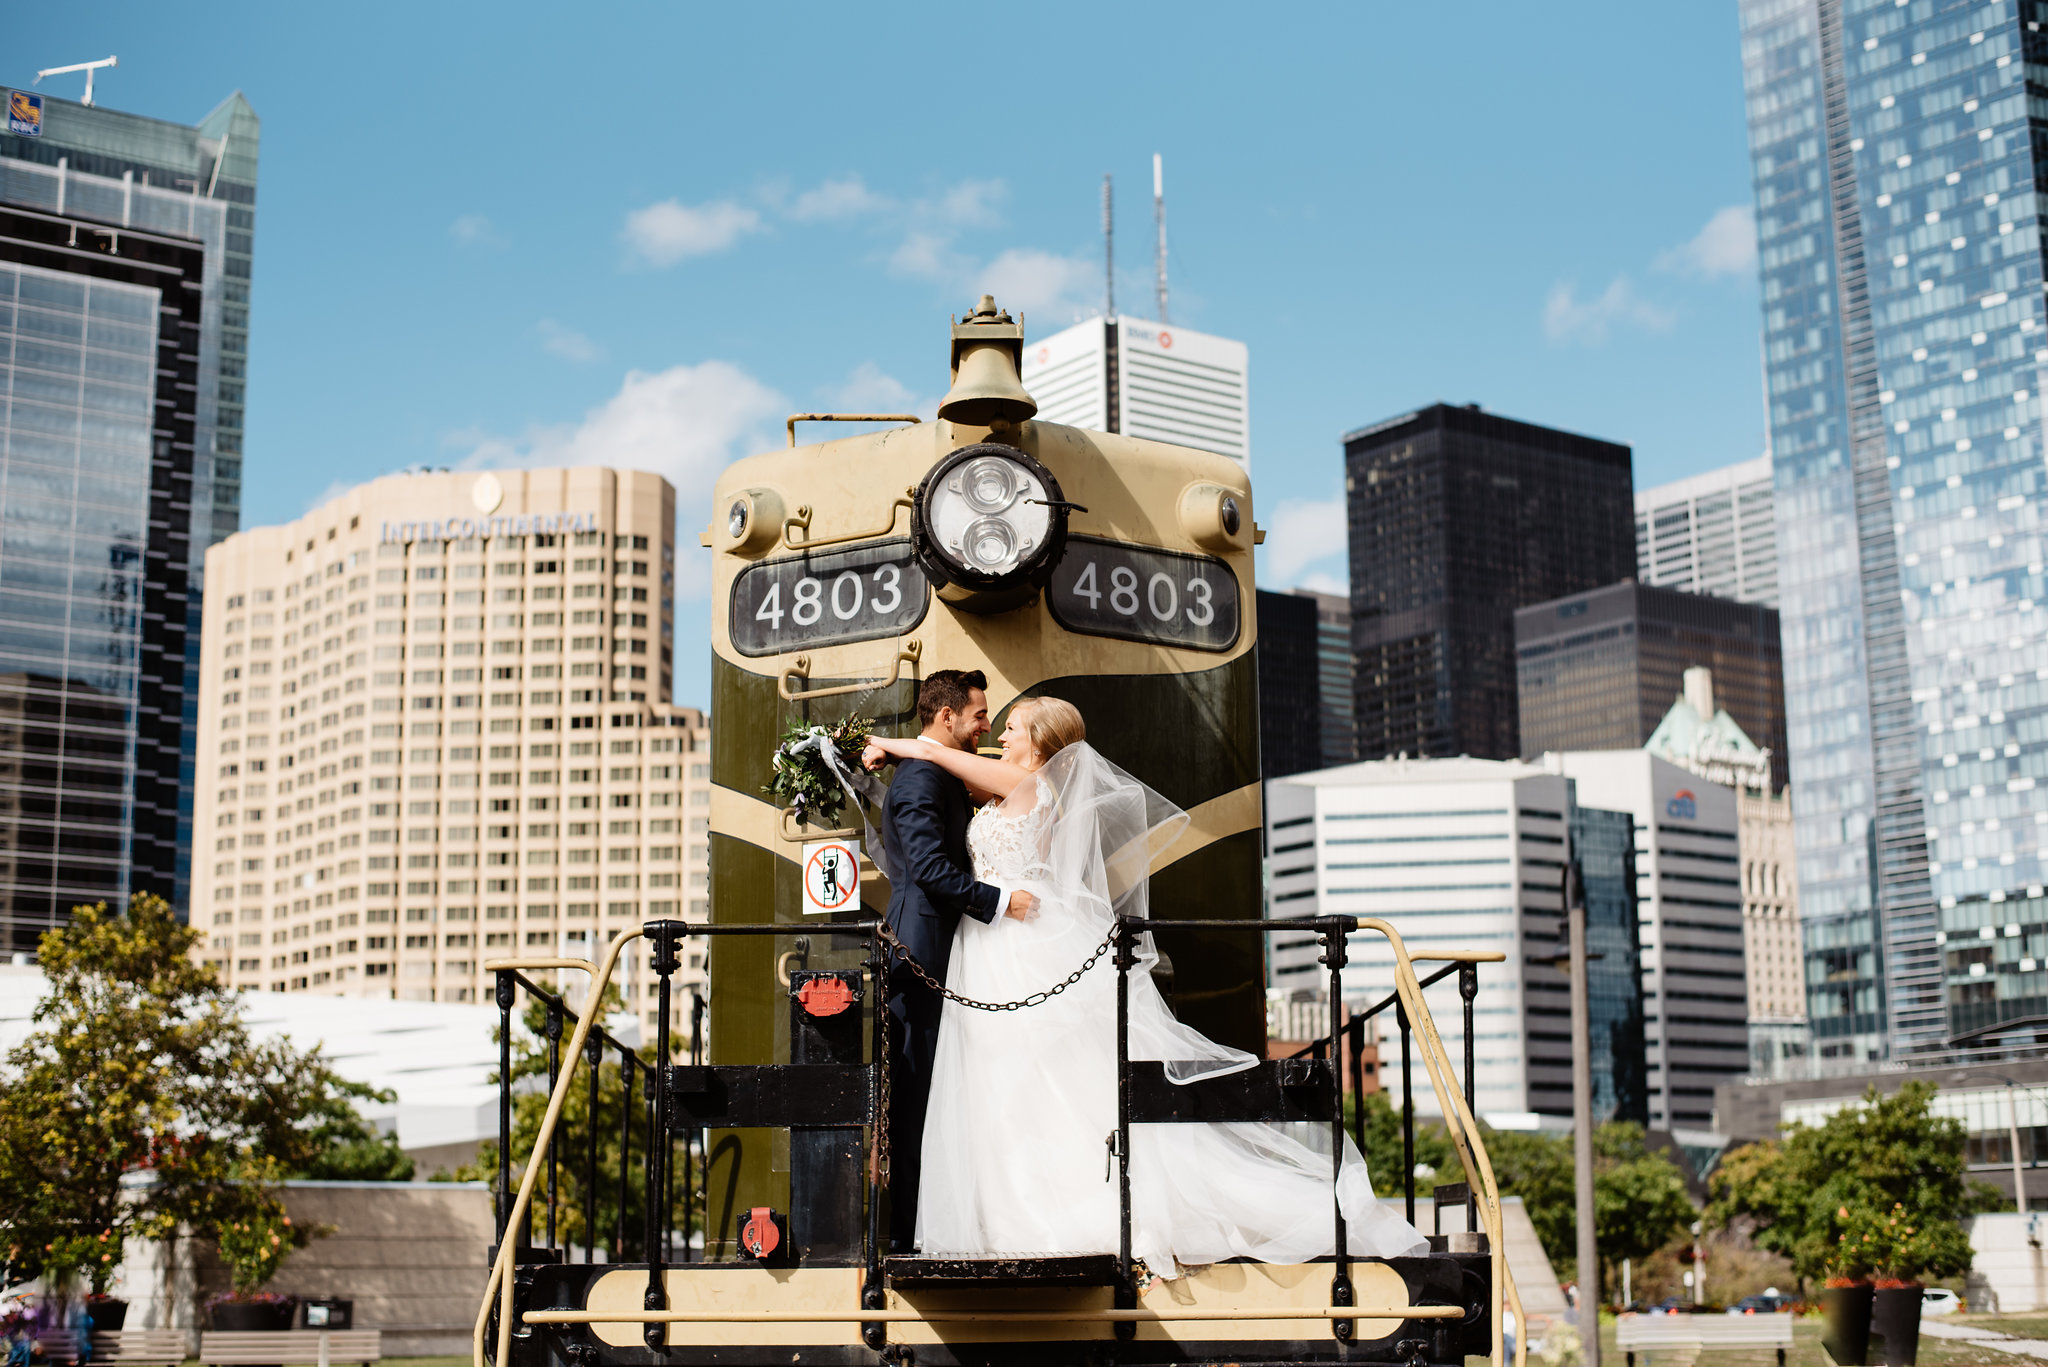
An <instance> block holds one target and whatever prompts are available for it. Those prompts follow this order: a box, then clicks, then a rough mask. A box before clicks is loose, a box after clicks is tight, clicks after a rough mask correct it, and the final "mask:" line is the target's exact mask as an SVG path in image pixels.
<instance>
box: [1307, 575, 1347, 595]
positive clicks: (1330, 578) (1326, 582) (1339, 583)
mask: <svg viewBox="0 0 2048 1367" xmlns="http://www.w3.org/2000/svg"><path fill="white" fill-rule="evenodd" d="M1294 587H1296V588H1298V589H1309V590H1312V591H1313V592H1316V593H1330V594H1335V595H1336V596H1337V597H1339V598H1349V597H1350V596H1351V586H1350V585H1349V584H1347V583H1345V582H1344V581H1343V580H1341V579H1339V578H1338V577H1337V576H1336V575H1334V574H1329V573H1326V572H1325V571H1323V570H1315V571H1312V572H1310V573H1308V574H1304V575H1303V576H1301V579H1300V580H1299V582H1297V583H1296V584H1295V585H1294Z"/></svg>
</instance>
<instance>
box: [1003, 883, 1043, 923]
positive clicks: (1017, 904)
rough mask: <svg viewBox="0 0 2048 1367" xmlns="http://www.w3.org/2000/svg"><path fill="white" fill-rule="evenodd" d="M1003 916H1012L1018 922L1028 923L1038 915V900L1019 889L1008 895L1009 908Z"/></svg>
mask: <svg viewBox="0 0 2048 1367" xmlns="http://www.w3.org/2000/svg"><path fill="white" fill-rule="evenodd" d="M1003 915H1005V916H1014V917H1016V918H1017V919H1018V920H1020V921H1028V920H1030V919H1031V918H1032V917H1034V916H1036V915H1038V899H1037V898H1036V897H1034V896H1032V895H1031V894H1030V893H1028V892H1026V891H1024V889H1022V888H1019V889H1017V890H1016V891H1015V892H1013V893H1011V894H1010V906H1009V909H1008V910H1007V911H1005V912H1004V913H1003Z"/></svg>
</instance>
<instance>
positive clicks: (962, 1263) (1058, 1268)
mask: <svg viewBox="0 0 2048 1367" xmlns="http://www.w3.org/2000/svg"><path fill="white" fill-rule="evenodd" d="M882 1275H883V1277H884V1278H885V1279H886V1280H887V1281H888V1283H889V1284H890V1285H891V1286H903V1287H911V1286H971V1285H974V1284H977V1283H984V1282H1002V1283H1005V1284H1007V1285H1010V1286H1115V1285H1116V1284H1117V1282H1118V1281H1119V1280H1120V1279H1119V1277H1118V1275H1117V1262H1116V1255H1114V1254H1111V1253H1090V1254H1082V1255H1080V1256H1071V1255H1068V1256H1061V1255H1053V1254H1047V1255H1043V1256H1034V1255H1032V1254H1028V1253H1023V1254H1015V1255H1011V1256H1005V1257H993V1258H925V1257H916V1256H910V1257H905V1256H901V1255H898V1256H894V1257H890V1258H887V1259H885V1260H884V1261H883V1263H882Z"/></svg>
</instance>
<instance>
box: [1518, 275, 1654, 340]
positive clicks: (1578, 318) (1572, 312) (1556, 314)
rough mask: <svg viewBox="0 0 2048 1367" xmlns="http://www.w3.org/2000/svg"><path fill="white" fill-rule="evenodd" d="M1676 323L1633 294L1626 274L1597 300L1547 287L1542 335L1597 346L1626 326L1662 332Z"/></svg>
mask: <svg viewBox="0 0 2048 1367" xmlns="http://www.w3.org/2000/svg"><path fill="white" fill-rule="evenodd" d="M1676 321H1677V315H1676V314H1674V313H1672V312H1671V310H1669V309H1667V308H1662V307H1660V306H1658V305H1656V304H1653V303H1651V302H1650V301H1649V300H1647V299H1645V298H1643V297H1642V296H1641V295H1640V294H1638V293H1636V287H1635V286H1634V285H1632V284H1631V283H1629V278H1628V277H1627V276H1625V275H1617V276H1615V277H1614V280H1613V282H1612V283H1610V284H1609V285H1608V286H1607V288H1606V289H1605V290H1602V291H1601V292H1600V294H1599V296H1598V297H1597V298H1593V299H1583V300H1582V299H1580V298H1579V297H1578V287H1577V286H1576V285H1574V284H1571V283H1568V282H1565V281H1560V282H1558V283H1557V284H1555V285H1553V286H1551V287H1550V297H1549V298H1547V299H1545V300H1544V301H1543V335H1544V336H1546V337H1548V338H1549V339H1550V340H1551V341H1553V342H1584V343H1586V344H1588V345H1591V346H1597V345H1599V344H1600V343H1602V342H1604V341H1606V340H1607V333H1608V331H1609V329H1611V328H1613V327H1616V326H1620V325H1626V326H1630V327H1637V328H1641V329H1643V330H1644V331H1647V332H1663V331H1665V330H1667V329H1668V328H1670V326H1671V325H1672V323H1674V322H1676Z"/></svg>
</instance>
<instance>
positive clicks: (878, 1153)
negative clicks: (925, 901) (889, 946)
mask: <svg viewBox="0 0 2048 1367" xmlns="http://www.w3.org/2000/svg"><path fill="white" fill-rule="evenodd" d="M883 929H884V930H885V931H886V930H887V929H888V927H887V926H884V927H883ZM875 998H876V1000H875V1065H876V1068H875V1071H876V1073H877V1074H878V1076H877V1077H876V1079H875V1140H874V1157H873V1160H872V1161H873V1162H874V1165H875V1181H876V1182H877V1183H878V1184H880V1185H882V1186H887V1185H888V1184H889V1006H888V1003H887V1001H886V1000H885V999H884V998H883V995H882V993H881V992H879V991H878V992H877V993H876V994H875Z"/></svg>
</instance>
